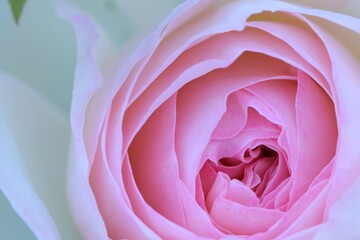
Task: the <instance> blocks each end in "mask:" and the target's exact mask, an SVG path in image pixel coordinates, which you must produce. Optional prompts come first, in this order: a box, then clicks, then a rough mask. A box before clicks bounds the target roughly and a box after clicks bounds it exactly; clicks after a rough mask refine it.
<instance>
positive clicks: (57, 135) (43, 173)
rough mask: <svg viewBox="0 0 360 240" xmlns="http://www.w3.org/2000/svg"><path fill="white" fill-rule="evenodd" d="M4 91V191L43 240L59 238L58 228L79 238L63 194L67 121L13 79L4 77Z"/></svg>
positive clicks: (0, 184)
mask: <svg viewBox="0 0 360 240" xmlns="http://www.w3.org/2000/svg"><path fill="white" fill-rule="evenodd" d="M0 86H1V88H0V132H1V134H0V188H1V189H2V190H3V192H4V194H5V195H6V196H7V198H8V199H9V200H10V202H11V204H12V206H13V208H14V209H15V211H16V212H17V213H18V214H19V215H20V216H21V217H22V218H23V219H24V221H25V222H26V223H27V224H28V226H29V227H30V229H31V230H32V231H33V232H34V234H35V235H36V236H37V237H38V238H39V239H59V238H60V236H59V233H58V230H57V228H58V229H59V231H60V232H61V234H62V238H64V239H77V238H78V234H77V232H76V230H75V228H74V224H73V222H72V218H71V217H70V214H69V211H68V206H67V200H66V193H65V185H66V171H67V158H68V156H67V155H68V145H69V139H70V134H69V133H70V129H69V124H68V122H67V120H66V118H65V117H64V116H63V115H62V114H60V113H59V112H58V110H57V109H56V108H55V107H54V106H53V105H51V104H49V103H48V102H47V101H46V100H45V99H44V98H42V97H41V96H39V95H38V94H36V93H35V92H34V91H33V90H31V89H30V88H28V87H27V86H25V85H24V84H22V83H21V82H19V81H17V80H15V79H14V78H11V77H9V76H7V75H5V74H2V73H0ZM52 219H53V220H52ZM55 224H56V225H55Z"/></svg>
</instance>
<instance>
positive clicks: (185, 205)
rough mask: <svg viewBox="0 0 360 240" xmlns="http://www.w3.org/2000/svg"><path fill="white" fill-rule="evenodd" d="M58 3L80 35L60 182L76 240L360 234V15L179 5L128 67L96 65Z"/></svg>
mask: <svg viewBox="0 0 360 240" xmlns="http://www.w3.org/2000/svg"><path fill="white" fill-rule="evenodd" d="M300 2H301V1H300ZM324 4H325V2H323V3H322V4H320V6H324ZM338 7H339V6H338ZM62 14H63V15H64V17H65V18H67V19H68V20H69V21H70V22H71V23H72V24H73V26H74V28H75V31H76V35H77V41H78V62H77V69H76V74H75V84H74V92H73V102H72V113H71V124H72V130H73V136H74V149H73V155H72V156H73V158H72V161H71V164H70V168H69V169H70V175H69V194H70V203H71V204H72V210H73V213H74V217H75V219H76V222H77V224H78V226H79V228H80V229H81V230H82V232H83V234H84V236H85V238H87V239H108V238H111V239H124V238H125V239H234V238H238V237H246V238H250V239H274V238H278V239H283V238H291V239H310V238H317V239H328V238H329V237H333V238H337V239H339V238H342V239H356V238H359V237H360V231H359V230H358V229H359V228H357V227H359V225H360V221H359V218H358V216H359V212H360V211H359V207H358V205H359V203H360V192H359V190H358V189H359V186H360V183H359V182H358V178H359V176H360V148H359V147H358V144H359V142H358V141H359V139H360V129H359V119H360V107H359V103H360V94H359V91H360V64H359V63H360V52H359V49H358V47H357V44H356V43H357V42H359V41H360V20H359V19H357V18H355V17H351V16H347V15H343V14H340V13H336V12H331V11H327V10H320V9H315V8H311V7H304V6H300V4H299V5H297V4H289V3H286V2H281V1H246V0H239V1H226V2H225V1H186V2H185V3H183V4H181V5H180V6H179V7H178V8H176V9H175V10H174V11H173V12H172V14H171V15H170V16H169V17H167V18H166V20H165V21H164V22H163V23H162V24H161V25H160V26H159V27H158V28H157V29H156V30H155V31H154V32H153V33H152V34H150V35H149V36H148V37H147V38H146V40H145V41H143V43H142V44H141V45H140V46H139V47H138V48H137V50H136V51H135V52H134V53H133V54H132V55H131V57H129V58H128V59H127V61H126V63H121V61H119V60H118V59H119V56H115V57H113V56H112V57H109V56H107V55H105V58H102V61H101V64H100V65H97V63H96V60H95V57H94V55H93V53H92V52H93V48H94V44H95V42H96V39H97V38H98V37H99V31H98V30H97V29H96V28H95V26H94V24H93V23H92V21H91V20H90V19H89V18H88V17H86V16H84V15H82V14H80V13H77V12H74V11H71V10H69V9H63V11H62ZM103 57H104V55H103ZM121 57H123V58H124V57H125V58H127V57H126V56H121ZM354 214H355V215H354Z"/></svg>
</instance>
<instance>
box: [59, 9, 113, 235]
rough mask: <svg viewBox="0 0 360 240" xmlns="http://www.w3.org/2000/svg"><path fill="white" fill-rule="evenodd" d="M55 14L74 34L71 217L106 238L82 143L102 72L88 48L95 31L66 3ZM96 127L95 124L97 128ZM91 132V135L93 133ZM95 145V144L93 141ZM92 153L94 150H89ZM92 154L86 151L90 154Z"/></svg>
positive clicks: (86, 232) (87, 231)
mask: <svg viewBox="0 0 360 240" xmlns="http://www.w3.org/2000/svg"><path fill="white" fill-rule="evenodd" d="M58 12H59V15H60V16H62V17H63V18H64V19H66V20H68V21H69V22H70V23H71V24H72V25H73V27H74V29H75V32H76V36H77V45H78V53H77V55H78V59H77V66H76V72H75V82H74V90H73V100H72V109H71V125H72V130H73V136H74V142H73V144H74V147H73V151H72V157H71V158H70V164H69V195H70V204H71V207H72V211H73V213H74V219H75V221H76V222H77V224H78V225H79V227H80V230H81V231H82V233H83V235H84V236H85V237H87V238H95V239H103V238H107V232H106V229H105V224H104V222H103V220H102V217H101V216H100V213H99V211H98V208H97V204H96V202H95V198H94V195H93V193H92V190H91V188H90V185H89V171H90V167H89V165H91V162H92V161H93V160H92V159H88V153H87V149H86V145H85V142H84V139H83V137H84V132H83V131H84V125H85V123H84V122H85V113H86V109H87V105H88V104H89V101H90V99H91V97H92V95H93V94H94V93H95V92H96V91H97V90H98V89H99V87H100V85H101V84H102V75H101V73H100V71H99V69H98V67H97V65H96V62H95V59H94V56H93V53H92V49H93V46H94V44H95V42H96V39H97V38H98V31H97V29H96V28H95V26H94V24H93V22H92V21H91V20H90V19H89V18H88V17H86V16H84V15H82V14H81V13H78V12H76V11H75V10H73V9H71V7H69V6H65V5H61V6H59V7H58ZM99 127H100V126H98V127H95V129H98V131H97V132H99V131H100V129H99ZM94 133H95V135H94ZM86 135H87V136H92V138H91V139H88V140H90V141H95V142H96V141H97V136H96V130H95V131H91V134H89V132H87V133H86ZM93 145H95V144H93ZM91 152H95V149H94V148H93V149H91ZM91 155H92V154H90V156H91Z"/></svg>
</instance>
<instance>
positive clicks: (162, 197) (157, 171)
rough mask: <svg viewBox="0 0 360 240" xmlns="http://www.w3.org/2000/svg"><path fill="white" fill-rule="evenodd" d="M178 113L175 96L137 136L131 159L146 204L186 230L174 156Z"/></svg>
mask: <svg viewBox="0 0 360 240" xmlns="http://www.w3.org/2000/svg"><path fill="white" fill-rule="evenodd" d="M175 111H176V95H175V96H173V97H171V98H170V99H168V100H167V101H166V102H165V103H163V104H162V105H161V107H160V108H158V109H157V110H156V111H155V112H154V113H153V114H152V115H151V117H150V118H149V119H148V120H147V121H146V123H145V125H144V126H143V127H142V128H141V129H140V131H139V132H138V133H137V135H136V137H135V138H134V140H133V141H132V143H131V145H130V148H129V159H130V164H131V166H132V171H133V174H134V177H135V181H136V184H137V186H138V188H139V191H140V192H141V194H142V196H143V197H144V200H145V201H146V202H147V203H148V204H149V205H150V206H152V207H153V208H154V209H155V210H156V211H158V212H159V213H160V214H161V215H163V216H164V217H166V218H168V219H169V220H171V221H173V222H174V223H177V224H178V225H180V226H183V227H186V219H185V216H184V209H183V203H182V202H181V199H180V190H179V180H180V179H179V170H178V165H177V158H176V154H175V143H174V134H175V124H176V123H175V120H176V112H175ZM185 204H186V203H185Z"/></svg>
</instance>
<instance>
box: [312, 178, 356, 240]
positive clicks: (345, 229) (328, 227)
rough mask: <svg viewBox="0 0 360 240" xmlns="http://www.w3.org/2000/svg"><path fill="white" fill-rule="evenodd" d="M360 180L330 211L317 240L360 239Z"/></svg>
mask: <svg viewBox="0 0 360 240" xmlns="http://www.w3.org/2000/svg"><path fill="white" fill-rule="evenodd" d="M359 202H360V179H358V180H357V181H356V183H355V184H354V185H353V186H352V187H351V188H350V189H349V191H348V192H347V193H346V194H344V196H343V197H342V198H341V200H340V201H339V202H337V203H336V204H335V205H334V206H333V208H332V209H331V210H330V213H329V215H328V219H327V221H326V222H325V223H324V224H322V226H321V228H320V231H319V232H318V234H317V235H316V237H315V240H325V239H359V238H360V231H359V229H360V208H359V207H356V206H358V205H359Z"/></svg>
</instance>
